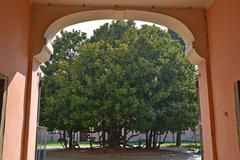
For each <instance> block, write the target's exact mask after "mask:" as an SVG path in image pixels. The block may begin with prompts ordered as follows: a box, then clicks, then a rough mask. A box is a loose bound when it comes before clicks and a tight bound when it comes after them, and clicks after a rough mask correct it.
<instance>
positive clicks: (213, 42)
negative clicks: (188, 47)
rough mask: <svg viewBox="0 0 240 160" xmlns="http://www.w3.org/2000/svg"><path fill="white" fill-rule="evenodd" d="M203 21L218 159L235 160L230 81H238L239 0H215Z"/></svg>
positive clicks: (239, 156) (236, 147)
mask: <svg viewBox="0 0 240 160" xmlns="http://www.w3.org/2000/svg"><path fill="white" fill-rule="evenodd" d="M207 19H208V20H207V21H208V34H209V52H210V53H209V55H210V67H211V80H212V82H211V83H212V97H213V105H214V112H215V113H214V115H215V128H216V143H217V155H218V160H239V159H240V151H239V140H238V134H237V123H236V104H235V93H234V82H235V81H237V80H240V1H239V0H215V2H214V3H213V4H212V5H211V6H210V8H209V9H208V11H207Z"/></svg>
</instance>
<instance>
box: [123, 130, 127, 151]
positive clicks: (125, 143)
mask: <svg viewBox="0 0 240 160" xmlns="http://www.w3.org/2000/svg"><path fill="white" fill-rule="evenodd" d="M126 145H127V129H126V128H124V131H123V148H124V149H125V148H126Z"/></svg>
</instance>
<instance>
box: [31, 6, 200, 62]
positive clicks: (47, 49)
mask: <svg viewBox="0 0 240 160" xmlns="http://www.w3.org/2000/svg"><path fill="white" fill-rule="evenodd" d="M99 19H117V20H124V19H127V20H139V21H146V22H151V23H155V24H159V25H163V26H165V27H167V28H170V29H171V30H173V31H175V32H176V33H178V34H179V35H180V36H181V37H182V38H183V40H184V42H185V44H186V50H185V54H186V56H187V58H188V60H189V61H190V62H191V63H192V64H194V65H198V64H200V63H201V62H202V61H203V60H204V58H203V57H201V56H199V54H198V53H197V52H196V50H195V49H194V47H193V42H194V41H195V38H194V36H193V33H192V32H191V31H190V29H188V27H187V26H186V25H184V24H183V23H182V22H181V21H179V20H177V19H176V18H173V17H170V16H167V15H164V14H160V13H153V12H147V11H138V10H95V11H85V12H79V13H73V14H70V15H67V16H64V17H62V18H60V19H58V20H56V21H55V22H53V23H52V24H51V25H50V26H49V27H48V29H47V30H46V32H45V34H44V38H45V39H46V44H45V45H44V46H43V48H42V51H41V52H40V53H39V54H37V55H36V56H35V58H36V60H37V61H38V62H40V63H43V62H45V61H46V60H48V58H49V57H50V55H51V54H52V47H51V42H52V40H53V38H54V36H55V35H56V34H57V32H58V31H60V30H61V29H63V28H65V27H67V26H70V25H73V24H76V23H81V22H86V21H91V20H99Z"/></svg>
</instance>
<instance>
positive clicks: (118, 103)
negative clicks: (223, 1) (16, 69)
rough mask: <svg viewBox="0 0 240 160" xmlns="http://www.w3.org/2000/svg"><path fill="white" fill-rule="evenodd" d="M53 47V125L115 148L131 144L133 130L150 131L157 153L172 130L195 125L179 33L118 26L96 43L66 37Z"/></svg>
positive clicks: (48, 79)
mask: <svg viewBox="0 0 240 160" xmlns="http://www.w3.org/2000/svg"><path fill="white" fill-rule="evenodd" d="M53 46H54V48H55V55H54V57H52V58H51V60H50V62H49V63H47V64H46V65H44V66H43V71H44V73H46V76H45V82H44V84H45V87H44V94H43V95H44V96H43V97H44V101H43V106H44V109H43V115H44V116H43V117H44V118H43V122H44V123H45V125H47V126H51V127H50V128H53V129H54V128H57V129H63V130H67V131H68V132H69V134H72V132H74V131H77V130H83V129H85V130H88V129H89V128H91V129H92V130H91V131H93V132H100V131H101V133H102V134H101V144H102V146H103V147H106V146H108V147H110V148H117V147H120V146H121V145H123V147H125V146H126V145H127V141H128V140H129V139H127V134H128V133H129V132H130V131H135V133H141V132H145V133H146V147H147V148H151V147H154V148H156V146H157V143H159V142H160V139H161V136H162V135H163V134H166V133H167V132H168V131H182V130H185V129H187V128H188V127H192V126H194V125H196V124H197V118H198V109H197V108H198V106H197V103H196V88H195V81H194V74H195V68H194V66H192V65H191V64H189V62H188V61H187V60H186V58H185V56H184V53H183V50H184V49H183V48H184V46H183V45H182V44H181V43H180V41H179V40H176V38H174V36H173V33H168V32H166V31H164V30H161V29H160V28H159V27H156V26H147V25H143V26H142V27H141V28H140V29H138V28H136V26H135V23H134V22H133V21H116V22H112V23H111V24H104V25H103V26H101V27H100V28H99V29H97V30H95V31H94V35H93V36H92V37H91V38H90V39H86V35H85V34H83V33H81V32H78V31H73V32H61V36H60V37H57V38H56V40H55V41H54V43H53ZM106 135H108V136H106Z"/></svg>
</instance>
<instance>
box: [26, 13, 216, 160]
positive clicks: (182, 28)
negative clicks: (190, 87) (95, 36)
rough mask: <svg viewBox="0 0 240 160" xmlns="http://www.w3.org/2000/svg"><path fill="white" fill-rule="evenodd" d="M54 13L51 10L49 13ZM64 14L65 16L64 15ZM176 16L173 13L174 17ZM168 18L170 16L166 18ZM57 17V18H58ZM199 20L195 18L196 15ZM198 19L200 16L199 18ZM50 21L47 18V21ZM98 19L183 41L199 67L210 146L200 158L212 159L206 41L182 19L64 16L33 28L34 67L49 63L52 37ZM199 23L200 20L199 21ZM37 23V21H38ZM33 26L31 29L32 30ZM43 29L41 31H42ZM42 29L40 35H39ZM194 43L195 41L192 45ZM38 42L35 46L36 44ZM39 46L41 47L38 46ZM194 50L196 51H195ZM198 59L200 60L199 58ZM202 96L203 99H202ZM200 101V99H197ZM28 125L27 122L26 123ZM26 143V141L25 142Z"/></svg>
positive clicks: (145, 15) (157, 15) (133, 15)
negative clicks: (162, 31) (152, 28)
mask: <svg viewBox="0 0 240 160" xmlns="http://www.w3.org/2000/svg"><path fill="white" fill-rule="evenodd" d="M51 12H54V9H53V10H52V11H51ZM166 12H167V11H166V10H165V11H163V13H166ZM67 13H68V12H67ZM174 14H176V13H174ZM170 15H171V14H170ZM58 16H59V15H58ZM198 16H199V15H198ZM201 16H202V15H201V14H200V17H201ZM50 19H51V17H50ZM99 19H117V20H124V19H128V20H140V21H147V22H152V23H155V24H159V25H163V26H166V27H168V28H170V29H172V30H173V31H175V32H176V33H178V34H179V35H180V36H181V37H182V38H183V40H184V42H185V44H186V51H185V54H186V57H187V58H188V60H189V61H190V62H191V63H192V64H194V65H199V67H200V74H201V75H202V76H201V80H200V84H199V86H200V101H201V108H202V109H203V110H204V111H202V112H204V113H206V115H204V119H205V123H206V125H205V126H204V127H203V128H206V129H204V131H205V132H206V133H205V134H204V138H205V136H207V135H209V137H206V138H205V139H206V141H208V142H211V143H210V144H207V142H206V143H205V144H204V147H205V148H207V153H206V155H205V156H204V157H213V159H214V157H215V154H216V147H215V138H214V135H215V129H214V119H213V117H214V116H213V110H212V106H211V105H212V104H211V102H210V100H209V99H210V98H209V78H208V76H207V75H208V72H209V71H208V70H209V68H208V66H207V64H208V51H207V47H206V46H207V45H206V43H207V42H205V41H204V42H201V40H204V39H205V38H206V37H204V36H199V33H200V31H203V33H205V32H206V31H205V29H203V28H201V27H202V26H197V27H196V25H195V24H192V26H191V24H190V27H187V26H186V25H185V24H184V23H183V22H184V18H183V19H181V20H183V22H181V21H180V20H178V19H177V18H173V17H172V16H169V15H165V14H161V13H156V12H149V11H141V10H108V9H107V10H91V11H81V12H76V13H72V14H67V15H66V16H61V17H60V18H58V19H57V20H55V21H53V20H50V21H49V22H51V23H49V22H47V23H45V24H43V26H40V27H39V28H37V32H36V33H35V32H34V31H33V32H34V34H33V39H37V40H36V41H34V42H33V44H32V47H31V52H32V54H33V56H34V59H35V60H36V63H37V64H36V65H39V64H41V63H43V62H45V61H47V60H48V59H49V57H50V56H51V54H52V47H51V42H52V40H53V37H54V36H55V34H56V33H57V32H58V31H59V30H61V29H63V28H64V27H67V26H70V25H73V24H76V23H81V22H86V21H91V20H99ZM201 21H202V19H201ZM40 22H41V20H40ZM201 24H204V21H202V22H201ZM36 27H37V26H35V27H33V28H35V29H36ZM44 28H45V29H44ZM189 28H191V29H193V31H194V34H193V32H192V31H191V30H190V29H189ZM43 29H44V32H43V31H42V30H43ZM37 35H42V37H38V36H37ZM194 35H197V37H194ZM39 39H44V40H45V42H43V41H42V40H40V41H39ZM195 40H196V41H195ZM38 42H40V43H39V44H37V45H36V43H38ZM42 44H43V45H42ZM195 46H196V50H197V51H198V53H199V54H198V53H197V51H196V50H195ZM40 47H42V49H41V51H40V52H37V53H36V51H38V50H40ZM200 55H201V56H200ZM202 95H203V96H202ZM201 97H202V98H201ZM27 123H31V122H27ZM27 141H28V140H27Z"/></svg>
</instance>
